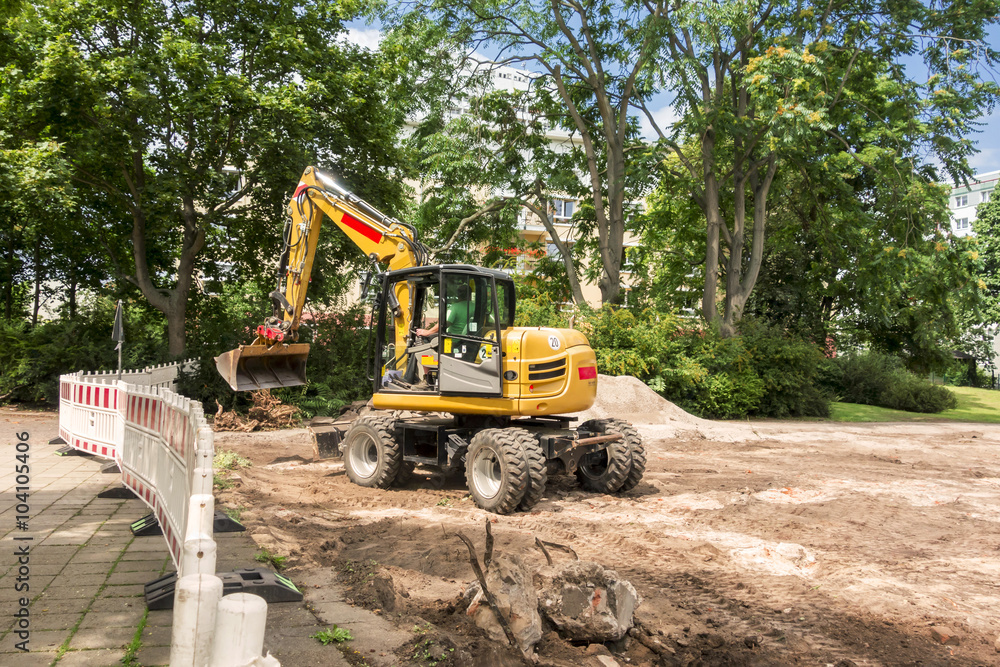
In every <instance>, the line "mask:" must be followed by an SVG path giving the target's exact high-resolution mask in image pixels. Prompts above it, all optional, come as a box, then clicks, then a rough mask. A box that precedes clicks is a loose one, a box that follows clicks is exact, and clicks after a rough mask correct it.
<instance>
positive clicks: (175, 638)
mask: <svg viewBox="0 0 1000 667" xmlns="http://www.w3.org/2000/svg"><path fill="white" fill-rule="evenodd" d="M221 598H222V579H219V578H218V577H217V576H215V575H214V574H212V575H207V574H192V575H188V576H186V577H181V578H179V579H178V580H177V585H176V587H175V589H174V624H173V625H174V627H173V631H172V632H171V635H170V665H171V667H182V666H183V667H206V665H208V661H209V658H210V657H211V653H212V635H213V633H214V631H215V616H216V610H217V609H218V606H219V600H220V599H221Z"/></svg>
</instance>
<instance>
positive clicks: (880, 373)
mask: <svg viewBox="0 0 1000 667" xmlns="http://www.w3.org/2000/svg"><path fill="white" fill-rule="evenodd" d="M824 384H826V386H827V387H828V388H829V389H830V390H832V391H833V392H834V393H835V394H836V395H837V397H838V398H839V400H841V401H844V402H846V403H860V404H862V405H877V406H881V407H885V408H892V409H894V410H906V411H909V412H941V411H943V410H949V409H951V408H955V407H957V405H958V401H957V399H956V398H955V395H954V394H953V393H952V392H951V391H949V390H948V389H947V388H945V387H942V386H938V385H933V384H931V383H930V382H929V381H928V380H926V379H924V378H921V377H919V376H917V375H915V374H913V373H911V372H910V371H908V370H906V367H905V366H904V364H903V361H902V360H901V359H899V358H898V357H894V356H891V355H887V354H882V353H879V352H863V353H859V354H850V355H844V356H839V357H837V358H836V359H833V360H830V361H829V362H828V367H827V368H826V369H825V373H824Z"/></svg>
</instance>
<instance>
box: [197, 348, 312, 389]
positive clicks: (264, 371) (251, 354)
mask: <svg viewBox="0 0 1000 667" xmlns="http://www.w3.org/2000/svg"><path fill="white" fill-rule="evenodd" d="M308 358H309V344H308V343H293V344H291V345H282V344H278V345H273V346H271V347H268V346H266V345H240V346H239V347H238V348H237V349H235V350H230V351H229V352H225V353H224V354H220V355H219V356H217V357H216V358H215V367H216V368H217V369H219V374H220V375H222V377H223V378H224V379H225V380H226V382H228V383H229V386H230V387H232V388H233V389H234V390H236V391H255V390H257V389H273V388H275V387H297V386H299V385H302V384H305V383H306V359H308Z"/></svg>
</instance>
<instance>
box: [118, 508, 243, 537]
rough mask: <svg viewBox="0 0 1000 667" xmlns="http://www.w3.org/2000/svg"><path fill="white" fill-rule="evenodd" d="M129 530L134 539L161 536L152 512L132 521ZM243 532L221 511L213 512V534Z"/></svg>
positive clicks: (239, 526) (240, 524)
mask: <svg viewBox="0 0 1000 667" xmlns="http://www.w3.org/2000/svg"><path fill="white" fill-rule="evenodd" d="M130 528H131V529H132V534H133V535H135V536H136V537H146V536H148V535H162V534H163V529H162V528H160V522H159V521H158V520H157V519H156V515H155V514H153V513H152V512H150V513H149V514H147V515H146V516H144V517H142V518H141V519H139V520H137V521H133V522H132V525H131V526H130ZM245 530H246V526H244V525H243V524H242V523H240V522H239V521H237V520H236V519H233V518H231V517H230V516H229V515H228V514H226V513H225V512H223V511H222V510H215V515H214V516H213V517H212V532H213V533H242V532H243V531H245Z"/></svg>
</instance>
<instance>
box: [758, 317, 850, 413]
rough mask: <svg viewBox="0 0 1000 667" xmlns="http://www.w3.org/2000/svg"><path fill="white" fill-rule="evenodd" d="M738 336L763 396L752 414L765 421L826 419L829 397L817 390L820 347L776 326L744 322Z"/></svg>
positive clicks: (822, 358)
mask: <svg viewBox="0 0 1000 667" xmlns="http://www.w3.org/2000/svg"><path fill="white" fill-rule="evenodd" d="M740 335H741V337H742V338H743V344H744V345H745V346H746V348H747V351H748V352H749V354H750V359H751V363H752V364H753V368H754V371H755V373H756V374H757V376H758V377H759V378H760V379H761V381H762V382H763V389H764V391H763V393H762V394H761V398H760V404H759V405H758V407H757V409H756V410H755V413H756V414H758V415H760V416H766V417H778V418H784V417H828V416H829V415H830V396H829V393H828V392H826V391H824V390H823V389H822V388H821V387H820V386H819V375H820V364H821V363H822V362H823V360H824V356H823V352H822V350H821V349H820V348H819V346H817V345H814V344H813V343H811V342H809V341H807V340H804V339H802V338H798V337H796V336H793V335H790V334H789V333H787V332H785V331H783V330H782V329H780V328H779V327H776V326H768V325H766V324H764V323H762V322H759V321H756V320H752V319H749V318H748V319H744V320H743V321H742V322H741V323H740Z"/></svg>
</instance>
